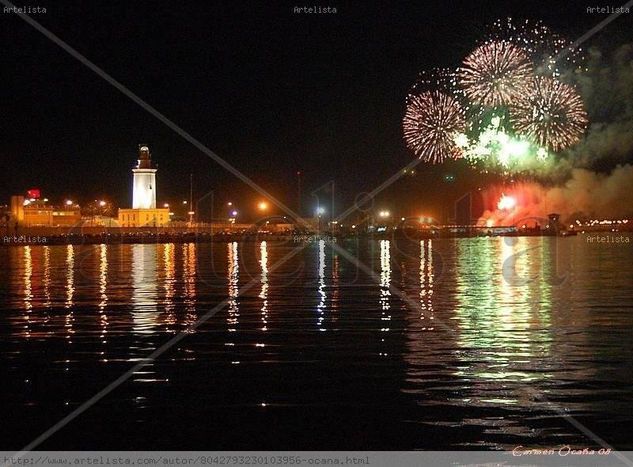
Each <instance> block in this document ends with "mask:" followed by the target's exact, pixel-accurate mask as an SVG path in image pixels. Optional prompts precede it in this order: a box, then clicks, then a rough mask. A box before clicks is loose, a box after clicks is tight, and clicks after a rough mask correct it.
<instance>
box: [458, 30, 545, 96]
mask: <svg viewBox="0 0 633 467" xmlns="http://www.w3.org/2000/svg"><path fill="white" fill-rule="evenodd" d="M457 79H458V82H459V84H460V85H461V86H462V88H463V89H464V93H465V95H466V97H467V98H468V99H470V100H471V101H473V102H475V103H477V104H480V105H483V106H489V107H498V106H502V105H508V104H510V103H511V102H513V101H514V100H515V99H516V98H517V97H519V96H520V95H521V94H524V93H525V91H526V88H527V87H528V86H529V84H530V82H531V81H532V79H533V74H532V63H531V62H530V59H529V57H528V55H527V54H526V53H525V52H524V51H523V50H522V49H521V48H520V47H517V46H516V45H514V44H512V43H511V42H508V41H493V42H488V43H486V44H484V45H481V46H479V47H477V48H476V49H475V50H474V51H473V52H472V53H471V54H470V55H468V57H466V59H465V60H464V63H463V67H462V68H460V69H459V70H457Z"/></svg>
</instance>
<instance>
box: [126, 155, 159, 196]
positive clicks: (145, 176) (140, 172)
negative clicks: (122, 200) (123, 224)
mask: <svg viewBox="0 0 633 467" xmlns="http://www.w3.org/2000/svg"><path fill="white" fill-rule="evenodd" d="M132 173H133V174H134V182H133V185H132V209H156V169H155V168H153V167H152V158H151V156H150V153H149V148H148V147H147V146H146V145H144V144H141V145H139V147H138V161H137V163H136V167H135V168H133V169H132Z"/></svg>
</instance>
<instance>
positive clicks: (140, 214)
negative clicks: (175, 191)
mask: <svg viewBox="0 0 633 467" xmlns="http://www.w3.org/2000/svg"><path fill="white" fill-rule="evenodd" d="M132 174H133V177H134V181H133V182H132V209H119V226H120V227H162V226H165V225H167V224H169V208H168V205H167V204H166V205H165V207H164V208H157V207H156V169H155V168H154V167H153V166H152V159H151V157H150V154H149V148H148V147H147V145H145V144H141V145H139V147H138V160H137V162H136V167H134V168H133V169H132Z"/></svg>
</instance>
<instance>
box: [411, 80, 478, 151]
mask: <svg viewBox="0 0 633 467" xmlns="http://www.w3.org/2000/svg"><path fill="white" fill-rule="evenodd" d="M402 123H403V130H404V138H405V140H406V143H407V146H408V147H409V148H410V149H411V150H413V152H414V153H415V154H416V156H418V157H419V158H420V159H423V160H425V161H426V162H433V163H439V162H442V161H444V160H445V159H446V158H454V159H456V158H458V157H460V156H461V151H460V150H459V148H458V147H457V145H456V144H455V139H456V137H457V135H459V134H460V133H463V132H464V130H465V127H466V118H465V115H464V110H463V109H462V107H461V106H460V105H459V102H457V100H456V99H454V98H453V97H451V96H449V95H448V94H445V93H442V92H439V91H425V92H422V93H420V94H414V95H410V96H409V100H408V103H407V110H406V112H405V115H404V118H403V122H402Z"/></svg>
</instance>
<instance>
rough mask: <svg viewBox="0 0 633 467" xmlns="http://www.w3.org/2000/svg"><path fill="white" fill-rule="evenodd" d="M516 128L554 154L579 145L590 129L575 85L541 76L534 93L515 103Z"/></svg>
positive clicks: (532, 90) (532, 88) (513, 118)
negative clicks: (573, 86) (586, 131)
mask: <svg viewBox="0 0 633 467" xmlns="http://www.w3.org/2000/svg"><path fill="white" fill-rule="evenodd" d="M510 115H511V120H512V124H513V126H514V129H515V130H516V131H517V132H518V133H520V134H523V135H526V136H528V137H530V138H532V139H534V141H535V142H536V143H537V144H539V145H541V146H546V147H549V148H551V149H553V150H554V151H559V150H561V149H565V148H568V147H569V146H571V145H573V144H575V143H577V142H578V141H579V140H580V138H581V137H582V135H583V134H584V132H585V129H586V127H587V113H586V112H585V109H584V106H583V102H582V98H581V97H580V95H579V94H578V93H577V92H576V91H575V90H574V88H572V87H571V86H569V85H567V84H565V83H561V82H560V81H558V80H555V79H553V78H548V77H543V76H539V77H537V78H536V79H534V81H533V82H532V85H531V90H530V91H529V92H528V93H526V95H524V96H522V97H521V98H520V99H517V101H516V102H515V103H514V104H513V106H512V108H511V111H510Z"/></svg>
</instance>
